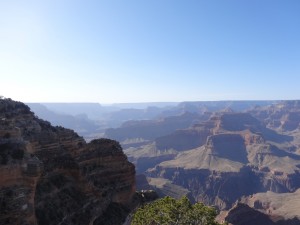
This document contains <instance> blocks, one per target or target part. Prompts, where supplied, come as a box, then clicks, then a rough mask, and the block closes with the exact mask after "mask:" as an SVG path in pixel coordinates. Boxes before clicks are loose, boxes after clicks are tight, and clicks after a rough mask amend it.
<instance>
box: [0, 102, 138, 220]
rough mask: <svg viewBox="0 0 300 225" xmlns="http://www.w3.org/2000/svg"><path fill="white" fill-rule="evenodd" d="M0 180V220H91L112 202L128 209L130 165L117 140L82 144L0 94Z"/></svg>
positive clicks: (132, 179) (131, 187)
mask: <svg viewBox="0 0 300 225" xmlns="http://www.w3.org/2000/svg"><path fill="white" fill-rule="evenodd" d="M0 184H1V186H0V224H18V225H19V224H24V225H25V224H30V225H31V224H40V225H42V224H43V225H44V224H45V225H46V224H53V225H57V224H80V225H83V224H95V225H97V224H104V223H103V220H102V219H101V218H103V217H104V215H106V214H111V213H113V212H114V211H116V208H117V209H119V210H120V211H122V212H125V211H126V213H128V209H129V208H128V207H129V206H130V204H131V200H132V198H133V195H134V193H135V170H134V166H133V164H131V163H129V162H128V161H127V157H126V156H125V155H124V153H123V151H122V148H121V147H120V145H119V144H118V143H117V142H115V141H112V140H108V139H99V140H94V141H92V142H91V143H89V144H87V143H86V142H85V141H84V140H83V139H82V138H81V137H79V136H78V135H77V134H76V133H74V132H73V131H71V130H68V129H64V128H62V127H53V126H51V124H50V123H48V122H46V121H43V120H40V119H38V118H37V117H36V116H34V114H33V113H31V111H30V109H29V107H27V106H26V105H24V104H23V103H20V102H15V101H12V100H10V99H1V100H0ZM110 210H112V212H111V211H110ZM126 213H125V214H126ZM125 214H122V215H120V217H123V218H125V217H126V215H125ZM116 217H118V215H116ZM120 217H119V219H118V223H119V224H121V221H122V219H123V218H121V219H120ZM114 219H116V218H114ZM101 221H102V222H101ZM105 223H106V224H111V222H110V221H109V219H107V220H106V222H105ZM118 223H112V224H118Z"/></svg>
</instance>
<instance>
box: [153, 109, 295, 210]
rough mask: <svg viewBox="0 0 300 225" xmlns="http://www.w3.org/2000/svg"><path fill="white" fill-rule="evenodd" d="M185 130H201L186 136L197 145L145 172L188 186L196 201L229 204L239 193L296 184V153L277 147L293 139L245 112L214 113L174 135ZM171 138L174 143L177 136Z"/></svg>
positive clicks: (285, 189)
mask: <svg viewBox="0 0 300 225" xmlns="http://www.w3.org/2000/svg"><path fill="white" fill-rule="evenodd" d="M190 130H201V131H202V132H198V135H197V136H192V135H189V138H190V139H191V140H192V139H196V140H198V141H199V145H198V147H195V148H193V149H191V150H185V151H182V150H181V152H180V153H179V154H178V155H177V156H176V157H174V159H172V160H168V161H164V162H161V163H160V164H158V165H156V166H155V167H154V168H152V169H149V170H148V171H147V175H148V176H150V177H154V178H164V179H168V180H170V181H171V182H172V183H173V184H176V185H180V186H182V187H184V188H186V189H187V190H189V191H190V192H191V194H192V196H193V197H194V198H195V200H196V201H202V202H205V203H206V204H208V205H216V206H217V207H218V208H219V209H229V208H231V207H232V205H233V204H234V203H235V202H236V200H238V199H239V198H241V197H242V196H244V195H251V194H254V193H257V192H266V191H273V192H277V193H282V192H293V191H295V190H296V189H297V188H299V187H300V182H299V180H300V179H299V178H300V169H299V165H300V156H299V155H297V154H294V153H292V152H289V151H286V150H285V149H282V148H281V146H282V145H283V143H285V142H287V141H289V140H292V139H293V138H292V137H291V136H288V135H283V134H278V133H277V132H275V131H273V130H271V129H268V128H266V127H265V126H264V124H263V123H261V122H260V121H259V120H257V119H255V118H254V117H252V116H251V115H250V114H248V113H231V112H230V113H220V114H216V115H215V116H213V117H212V118H211V119H210V120H209V121H207V122H204V123H201V124H199V125H197V126H193V127H191V128H189V129H187V130H181V131H177V135H179V134H180V132H182V133H184V134H185V135H183V136H181V137H187V136H186V135H188V134H189V133H190ZM203 131H206V132H203ZM204 139H205V143H204V144H203V145H201V142H202V141H203V140H204ZM175 140H176V141H178V143H179V140H180V136H178V138H176V139H175ZM200 140H201V141H200ZM176 141H175V143H177V142H176ZM168 143H169V147H170V146H172V147H176V145H175V144H174V143H171V142H168ZM177 146H178V145H177ZM177 149H178V148H177ZM187 149H188V148H187Z"/></svg>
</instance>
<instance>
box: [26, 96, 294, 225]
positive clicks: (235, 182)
mask: <svg viewBox="0 0 300 225" xmlns="http://www.w3.org/2000/svg"><path fill="white" fill-rule="evenodd" d="M71 105H72V104H71ZM71 105H69V106H71ZM75 105H76V104H75ZM43 106H44V107H46V108H48V110H50V111H52V113H49V112H48V116H49V119H48V120H50V121H51V122H52V123H53V124H55V125H63V126H66V127H68V126H69V127H70V126H73V128H72V129H75V130H77V131H78V132H79V133H80V130H81V131H84V132H81V133H80V134H81V135H83V136H84V137H85V138H86V139H87V140H89V138H90V137H91V136H97V135H99V136H101V137H106V138H111V139H115V140H117V141H119V142H120V143H121V145H122V147H123V148H124V151H125V153H126V154H127V156H128V159H129V160H130V161H131V162H133V163H134V164H135V166H136V171H137V173H138V174H143V175H141V176H140V177H139V179H137V182H138V183H137V187H152V188H154V189H155V190H156V191H157V192H158V193H160V194H161V195H165V194H168V195H173V197H179V196H181V195H186V194H187V195H188V196H189V198H190V199H191V200H192V201H202V202H204V203H206V204H209V205H215V206H216V207H217V208H218V209H219V210H221V213H220V220H226V221H228V222H230V223H231V224H233V225H238V224H243V225H248V224H249V225H250V224H251V225H252V224H264V223H265V224H282V225H285V224H288V225H290V224H300V218H299V215H300V211H299V210H298V211H297V209H299V208H300V205H298V204H296V206H295V207H297V209H295V208H293V210H291V208H290V207H287V205H288V204H289V203H290V202H286V203H285V201H282V202H281V205H280V206H279V205H278V204H279V203H278V202H279V200H278V199H283V198H284V199H285V197H281V196H289V197H288V198H293V196H294V197H295V198H298V197H299V195H298V192H299V191H298V189H299V188H300V101H216V102H213V101H212V102H182V103H177V104H165V105H164V104H163V105H155V104H152V105H147V104H145V105H143V107H142V105H139V107H136V108H132V107H134V105H123V106H126V107H127V106H128V107H129V108H126V107H125V108H121V107H120V108H118V107H117V106H118V105H115V106H114V107H111V106H99V107H98V108H97V110H98V111H97V110H95V107H94V105H93V106H91V107H90V108H89V111H87V112H84V111H80V110H75V108H76V107H77V106H76V107H75V106H72V107H70V108H69V109H68V110H69V111H68V110H67V109H66V108H68V104H65V105H63V106H62V105H60V107H57V106H56V105H55V104H54V105H51V107H49V106H48V105H43ZM54 106H55V107H54ZM30 107H31V108H32V110H33V111H35V113H36V114H37V115H38V116H39V117H41V118H43V117H44V115H47V113H46V111H45V109H44V112H42V110H41V109H42V107H39V108H38V107H36V105H30ZM64 107H65V110H62V109H63V108H64ZM85 107H89V106H88V104H87V105H85ZM106 107H108V108H106ZM71 108H73V110H71ZM82 110H83V109H82ZM93 110H95V111H94V112H93ZM70 111H72V112H73V113H72V114H71V113H70V114H67V113H68V112H70ZM97 113H98V114H97ZM80 114H81V115H80ZM58 118H60V119H58ZM67 118H69V121H68V119H67ZM71 118H72V119H71ZM45 119H46V118H45ZM59 123H61V124H59ZM75 125H76V126H75ZM70 128H71V127H70ZM145 176H146V177H147V179H145V178H142V177H145ZM299 190H300V189H299ZM268 193H269V194H268ZM270 193H271V194H270ZM280 194H282V195H280ZM253 196H255V199H256V200H253V198H254V197H253ZM265 196H267V197H265ZM286 200H287V199H286ZM296 202H297V201H296ZM299 202H300V200H299ZM293 204H294V202H293ZM270 205H276V206H274V207H275V208H271V207H270ZM276 207H280V210H278V208H276ZM243 212H247V213H246V215H247V214H248V215H252V217H253V218H256V221H255V219H253V218H252V219H251V218H246V219H245V213H243ZM297 213H298V214H297ZM242 218H244V219H242ZM239 221H243V223H239ZM265 224H264V225H265Z"/></svg>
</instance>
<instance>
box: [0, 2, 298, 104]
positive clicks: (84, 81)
mask: <svg viewBox="0 0 300 225" xmlns="http://www.w3.org/2000/svg"><path fill="white" fill-rule="evenodd" d="M299 12H300V1H299V0H151V1H149V0H126V1H125V0H105V1H104V0H43V1H38V0H36V1H33V0H26V1H24V0H9V1H8V0H0V82H1V83H0V84H1V86H0V87H1V88H0V95H1V96H4V97H7V98H12V99H14V100H18V101H22V102H99V103H124V102H180V101H212V100H213V101H214V100H281V99H300V13H299Z"/></svg>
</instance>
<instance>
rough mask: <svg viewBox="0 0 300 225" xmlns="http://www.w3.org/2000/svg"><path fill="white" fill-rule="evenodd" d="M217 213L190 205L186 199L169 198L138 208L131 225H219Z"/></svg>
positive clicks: (211, 209)
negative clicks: (216, 219)
mask: <svg viewBox="0 0 300 225" xmlns="http://www.w3.org/2000/svg"><path fill="white" fill-rule="evenodd" d="M216 215H217V212H216V210H215V209H214V208H212V207H208V206H205V205H204V204H202V203H196V204H194V205H193V204H191V203H190V201H189V200H188V198H187V197H183V198H181V199H179V200H176V199H174V198H171V197H169V196H167V197H165V198H161V199H159V200H156V201H154V202H152V203H149V204H146V205H144V206H142V207H141V208H139V209H138V210H137V211H136V212H135V214H134V215H133V219H132V223H131V224H132V225H220V224H219V223H217V222H216V221H215V218H216Z"/></svg>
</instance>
